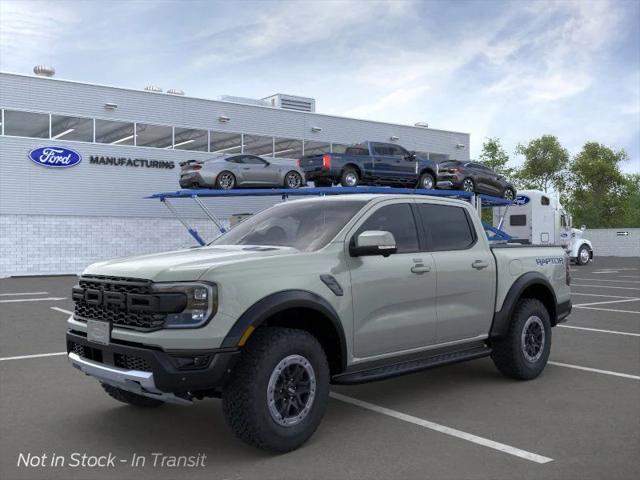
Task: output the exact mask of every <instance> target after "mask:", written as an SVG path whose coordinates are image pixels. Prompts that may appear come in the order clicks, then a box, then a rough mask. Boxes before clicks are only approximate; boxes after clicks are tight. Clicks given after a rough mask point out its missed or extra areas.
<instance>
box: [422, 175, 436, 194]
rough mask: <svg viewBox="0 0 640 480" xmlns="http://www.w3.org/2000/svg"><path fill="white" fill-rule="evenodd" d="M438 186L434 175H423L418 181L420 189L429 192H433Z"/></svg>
mask: <svg viewBox="0 0 640 480" xmlns="http://www.w3.org/2000/svg"><path fill="white" fill-rule="evenodd" d="M435 186H436V181H435V179H434V178H433V175H431V174H430V173H423V174H422V175H420V180H418V188H425V189H427V190H433V189H434V188H435Z"/></svg>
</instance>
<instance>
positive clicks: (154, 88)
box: [144, 85, 162, 93]
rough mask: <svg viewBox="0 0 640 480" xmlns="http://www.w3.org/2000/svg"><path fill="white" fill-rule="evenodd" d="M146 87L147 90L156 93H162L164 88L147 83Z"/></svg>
mask: <svg viewBox="0 0 640 480" xmlns="http://www.w3.org/2000/svg"><path fill="white" fill-rule="evenodd" d="M144 89H145V90H146V91H147V92H156V93H161V92H162V89H161V88H160V87H157V86H155V85H147V86H146V87H144Z"/></svg>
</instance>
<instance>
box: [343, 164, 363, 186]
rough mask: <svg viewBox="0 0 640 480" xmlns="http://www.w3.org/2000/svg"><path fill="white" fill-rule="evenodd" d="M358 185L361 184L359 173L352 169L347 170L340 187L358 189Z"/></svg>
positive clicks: (344, 171) (344, 172)
mask: <svg viewBox="0 0 640 480" xmlns="http://www.w3.org/2000/svg"><path fill="white" fill-rule="evenodd" d="M358 183H360V177H359V176H358V172H356V170H355V169H354V168H351V167H347V168H345V169H344V170H343V172H342V175H341V176H340V185H342V186H343V187H357V186H358Z"/></svg>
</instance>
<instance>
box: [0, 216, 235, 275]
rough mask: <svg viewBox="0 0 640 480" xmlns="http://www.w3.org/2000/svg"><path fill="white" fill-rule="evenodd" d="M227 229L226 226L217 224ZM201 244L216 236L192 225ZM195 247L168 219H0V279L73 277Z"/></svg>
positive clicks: (207, 226) (202, 224) (204, 224)
mask: <svg viewBox="0 0 640 480" xmlns="http://www.w3.org/2000/svg"><path fill="white" fill-rule="evenodd" d="M222 223H223V224H224V226H225V227H228V221H227V220H224V221H223V222H222ZM191 225H192V226H193V227H195V228H196V229H197V230H198V233H199V234H200V236H201V237H203V238H204V239H205V240H213V239H214V238H215V237H216V236H217V235H218V234H219V232H218V230H217V229H216V228H215V227H214V225H213V223H212V222H210V221H206V220H197V221H193V222H191ZM194 245H196V242H195V240H194V239H193V238H192V237H191V236H190V235H189V233H188V232H187V230H186V229H185V228H184V227H183V226H182V224H181V223H180V222H179V221H178V220H175V219H172V218H149V217H82V216H77V215H1V216H0V251H1V252H2V255H0V278H2V277H9V276H13V275H47V274H78V273H80V272H82V270H84V268H85V267H87V266H88V265H90V264H92V263H94V262H98V261H101V260H109V259H113V258H118V257H125V256H130V255H142V254H146V253H156V252H162V251H168V250H176V249H182V248H189V247H192V246H194Z"/></svg>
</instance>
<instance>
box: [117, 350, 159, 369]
mask: <svg viewBox="0 0 640 480" xmlns="http://www.w3.org/2000/svg"><path fill="white" fill-rule="evenodd" d="M113 364H114V366H116V367H120V368H126V369H127V370H140V371H143V372H151V371H152V370H151V365H150V364H149V362H147V361H146V360H145V359H144V358H142V357H138V356H135V355H126V354H121V353H115V354H114V355H113Z"/></svg>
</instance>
